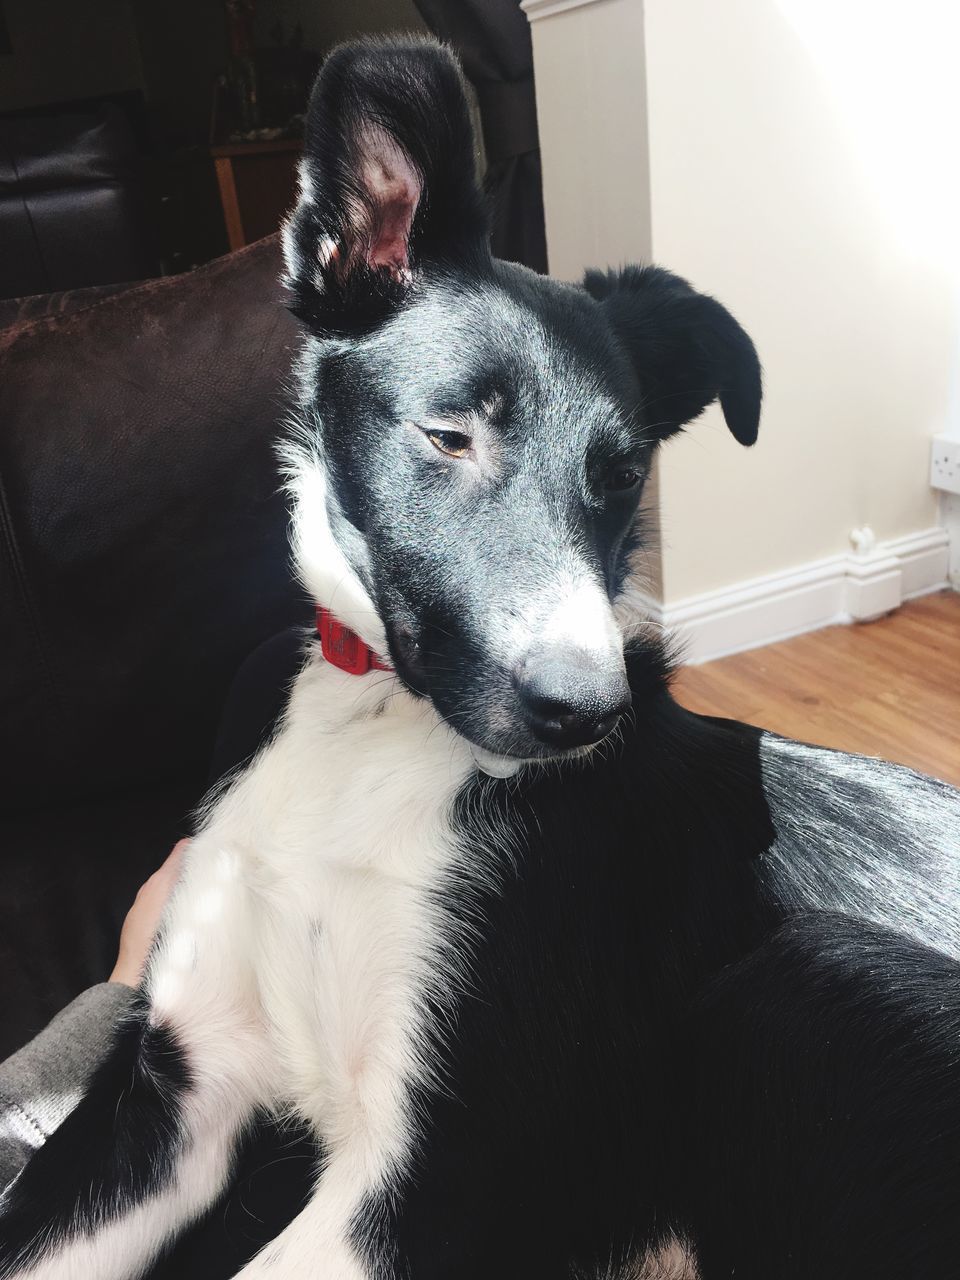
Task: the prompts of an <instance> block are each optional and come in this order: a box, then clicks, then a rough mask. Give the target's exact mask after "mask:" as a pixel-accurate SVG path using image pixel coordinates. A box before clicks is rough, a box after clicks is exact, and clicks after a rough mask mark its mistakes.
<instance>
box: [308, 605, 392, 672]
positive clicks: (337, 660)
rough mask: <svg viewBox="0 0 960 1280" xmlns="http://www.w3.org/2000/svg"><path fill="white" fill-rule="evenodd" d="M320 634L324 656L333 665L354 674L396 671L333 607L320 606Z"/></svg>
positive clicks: (318, 621)
mask: <svg viewBox="0 0 960 1280" xmlns="http://www.w3.org/2000/svg"><path fill="white" fill-rule="evenodd" d="M317 634H318V635H319V637H320V648H321V650H322V651H323V656H324V658H325V659H326V660H327V662H329V663H330V665H331V666H332V667H338V668H339V669H340V670H341V671H346V672H347V673H348V675H351V676H365V675H366V674H367V672H368V671H392V670H393V668H392V667H389V666H387V664H386V663H385V662H383V661H382V660H381V659H380V658H379V657H378V656H377V655H376V654H375V653H374V651H373V650H372V649H371V648H370V646H369V645H367V644H364V642H363V641H362V640H361V639H360V637H359V636H358V635H357V633H356V632H355V631H351V630H350V628H349V627H347V626H344V624H343V623H342V622H341V621H340V619H339V618H335V617H334V616H333V614H332V613H331V612H330V610H329V609H324V608H323V607H322V606H321V605H317Z"/></svg>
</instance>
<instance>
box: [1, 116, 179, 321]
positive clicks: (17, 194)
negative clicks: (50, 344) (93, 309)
mask: <svg viewBox="0 0 960 1280" xmlns="http://www.w3.org/2000/svg"><path fill="white" fill-rule="evenodd" d="M121 96H123V95H121ZM0 246H2V249H0V298H10V297H14V296H16V295H18V294H20V295H23V294H28V293H30V294H37V293H46V292H48V291H49V290H51V289H76V288H80V287H82V286H85V285H100V284H112V283H114V282H119V281H124V280H142V279H145V278H146V277H147V276H155V275H156V274H157V261H156V252H155V249H154V246H153V244H152V235H151V231H150V227H149V222H148V217H147V209H146V203H145V196H144V189H143V172H142V162H141V159H140V156H139V155H138V152H137V143H136V139H135V137H134V133H133V129H132V127H131V124H130V123H129V122H128V120H127V117H126V115H125V114H124V112H123V110H122V109H121V107H120V106H119V105H118V103H116V102H103V103H94V104H92V105H88V106H87V108H86V109H84V110H79V109H77V110H56V109H47V110H41V111H37V112H28V111H20V112H12V113H8V114H5V115H0Z"/></svg>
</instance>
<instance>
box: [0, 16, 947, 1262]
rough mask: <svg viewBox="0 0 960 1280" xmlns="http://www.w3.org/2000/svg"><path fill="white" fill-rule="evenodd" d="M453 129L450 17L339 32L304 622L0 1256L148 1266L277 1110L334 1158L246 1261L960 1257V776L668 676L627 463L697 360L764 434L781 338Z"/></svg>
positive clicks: (317, 278)
mask: <svg viewBox="0 0 960 1280" xmlns="http://www.w3.org/2000/svg"><path fill="white" fill-rule="evenodd" d="M474 154H475V151H474V141H473V137H472V134H471V128H470V123H469V116H468V112H467V108H466V105H465V98H464V93H463V86H462V81H461V77H460V72H459V69H458V67H457V65H456V62H455V60H454V59H453V58H452V56H451V55H450V54H449V53H448V52H447V51H446V50H445V49H444V48H443V47H442V46H440V45H438V44H436V43H433V42H430V41H419V40H413V39H404V40H395V41H379V42H366V43H359V44H352V45H347V46H342V47H340V48H339V49H338V50H336V51H335V52H333V53H332V54H331V55H330V57H329V58H328V60H327V62H326V63H325V65H324V68H323V70H322V72H321V74H320V77H319V80H318V83H317V85H316V87H315V90H314V93H313V96H312V99H311V104H310V109H309V117H308V129H307V137H306V146H305V153H304V161H303V168H302V180H301V193H300V198H299V202H298V204H297V206H296V208H295V210H294V212H293V213H292V215H291V217H290V220H289V222H288V224H287V226H286V229H285V231H284V249H285V257H286V264H287V273H288V280H287V283H288V285H289V289H290V292H291V298H292V302H291V305H292V307H293V309H294V311H295V313H296V314H297V315H298V317H299V318H300V320H301V321H302V324H303V329H304V342H303V349H302V353H301V355H300V358H299V363H298V366H297V374H296V378H297V382H296V385H297V404H296V407H295V422H294V424H293V426H292V429H291V432H290V436H289V439H288V442H287V444H286V446H285V454H284V456H285V461H286V465H287V468H288V471H289V475H290V489H291V494H292V502H293V541H294V547H295V553H296V560H297V564H298V567H299V571H300V574H301V576H302V579H303V581H304V583H305V584H306V586H307V587H308V588H309V590H310V592H311V594H312V596H313V598H314V599H315V600H316V601H317V602H318V604H319V605H320V606H322V612H321V623H320V633H321V634H320V639H319V641H315V642H313V643H312V644H311V645H309V646H308V649H307V652H306V653H305V658H304V664H303V667H302V669H301V671H300V673H299V675H298V677H297V679H296V681H295V684H294V687H293V690H292V693H291V696H290V701H289V706H288V708H287V710H286V713H285V715H284V717H283V719H282V722H281V724H280V725H279V727H278V728H277V729H276V731H275V732H274V734H273V737H272V739H271V740H270V741H269V743H268V744H267V745H266V746H265V747H263V749H262V750H261V751H260V752H259V754H258V755H257V756H256V758H255V760H254V761H253V762H252V763H251V764H250V765H249V766H248V767H246V768H245V769H243V770H241V771H240V772H239V773H238V774H237V776H235V777H234V778H233V779H232V780H231V782H230V784H229V785H228V786H226V787H225V788H223V789H221V791H220V792H219V793H218V794H217V795H216V796H215V797H214V798H213V799H212V801H211V802H210V804H209V806H208V809H207V811H206V813H205V816H204V818H203V821H202V823H201V827H200V830H199V833H198V834H197V836H196V839H195V840H194V841H193V843H192V845H191V848H190V850H189V853H188V855H187V861H186V866H185V869H184V872H183V874H182V878H181V882H180V884H179V886H178V888H177V890H176V892H175V895H174V897H173V899H172V902H171V904H170V906H169V908H168V910H167V913H166V916H165V919H164V922H163V925H162V928H161V931H160V934H159V937H158V940H157V942H156V943H155V946H154V949H153V951H152V954H151V957H150V960H149V966H148V972H147V975H146V977H145V980H144V983H143V987H142V993H141V1000H140V1004H139V1006H138V1009H137V1011H136V1013H135V1015H134V1016H132V1017H131V1018H130V1019H129V1020H128V1021H127V1022H125V1024H124V1025H123V1026H121V1027H120V1028H119V1029H118V1032H117V1036H116V1041H115V1043H114V1045H113V1048H112V1050H111V1053H110V1056H109V1057H108V1059H107V1060H106V1062H105V1063H104V1065H103V1066H102V1067H101V1068H100V1069H99V1070H98V1071H97V1073H96V1075H95V1076H94V1078H93V1079H92V1081H91V1083H90V1085H89V1087H88V1089H87V1090H86V1093H85V1095H84V1097H83V1098H82V1099H81V1101H80V1102H79V1104H78V1105H77V1107H76V1110H75V1111H74V1112H73V1113H72V1114H71V1116H70V1117H69V1118H68V1119H67V1121H66V1122H65V1123H64V1125H63V1126H62V1128H61V1129H60V1130H59V1131H58V1132H57V1133H56V1134H55V1135H54V1136H53V1137H51V1138H50V1140H49V1141H48V1142H47V1144H46V1145H45V1146H44V1147H43V1148H41V1149H40V1150H39V1151H38V1152H37V1153H36V1155H35V1156H34V1157H33V1159H32V1161H31V1163H30V1164H29V1165H28V1166H27V1167H26V1169H25V1170H24V1172H23V1173H22V1175H21V1177H20V1178H19V1179H18V1180H17V1182H16V1183H15V1184H14V1185H13V1187H12V1188H11V1190H10V1191H9V1193H8V1195H7V1197H6V1200H5V1202H4V1204H3V1217H2V1222H0V1231H2V1245H0V1275H2V1276H3V1277H4V1278H6V1280H9V1278H11V1277H22V1278H24V1280H26V1278H27V1277H29V1278H30V1280H81V1278H82V1280H133V1277H139V1276H142V1275H145V1274H147V1273H149V1272H150V1271H151V1269H152V1268H154V1267H155V1266H156V1265H157V1263H158V1259H161V1258H162V1257H163V1256H164V1254H165V1251H167V1250H169V1249H170V1248H171V1247H172V1246H173V1243H174V1242H175V1241H176V1240H177V1238H178V1237H179V1236H180V1235H181V1234H182V1233H183V1232H184V1231H185V1230H186V1229H187V1228H188V1227H189V1226H190V1224H192V1223H195V1222H197V1221H198V1220H201V1219H203V1217H204V1215H208V1216H209V1215H210V1214H211V1213H212V1211H213V1210H214V1209H215V1207H216V1206H217V1205H218V1204H219V1203H221V1202H222V1197H223V1196H224V1194H225V1193H226V1189H227V1188H228V1186H229V1185H230V1182H231V1178H232V1176H233V1170H234V1164H235V1157H236V1152H237V1149H238V1147H239V1146H240V1145H241V1144H242V1142H243V1141H244V1139H245V1135H247V1134H248V1133H249V1131H250V1129H251V1127H252V1126H254V1125H255V1124H257V1123H260V1122H262V1121H263V1120H264V1118H265V1117H267V1118H269V1119H270V1120H272V1121H273V1122H275V1123H278V1124H281V1125H282V1124H283V1123H284V1122H286V1121H290V1120H292V1119H294V1118H295V1119H297V1120H299V1121H300V1122H301V1123H303V1124H304V1125H306V1126H307V1128H308V1130H309V1132H310V1134H311V1136H312V1139H313V1141H314V1142H315V1149H316V1164H315V1167H314V1168H313V1169H312V1170H311V1179H310V1185H309V1187H308V1188H307V1191H306V1193H305V1195H304V1196H303V1202H302V1204H299V1203H298V1204H296V1205H291V1210H290V1221H289V1222H288V1223H287V1224H286V1225H285V1226H283V1227H282V1229H280V1230H279V1231H278V1232H277V1234H276V1235H275V1237H274V1238H273V1239H271V1240H269V1241H268V1242H265V1243H264V1244H263V1247H262V1248H259V1249H258V1250H256V1251H251V1253H252V1256H250V1257H249V1258H248V1259H247V1260H246V1261H245V1262H243V1263H242V1265H241V1266H240V1267H239V1269H237V1274H239V1275H241V1276H243V1277H244V1278H245V1280H266V1278H267V1277H271V1278H272V1277H282V1278H283V1280H306V1278H307V1277H321V1278H322V1280H373V1278H374V1277H376V1278H378V1280H379V1278H388V1277H389V1278H393V1277H397V1278H398V1280H399V1278H400V1277H410V1278H411V1280H427V1278H429V1280H440V1278H441V1277H443V1278H444V1280H449V1278H451V1277H456V1278H457V1280H473V1278H475V1280H480V1278H481V1277H483V1278H484V1280H493V1278H496V1280H511V1278H513V1277H516V1278H517V1280H520V1278H521V1277H522V1278H523V1280H540V1278H541V1277H542V1278H543V1280H547V1278H550V1280H559V1278H560V1277H591V1278H598V1277H601V1276H609V1277H614V1276H621V1277H627V1276H636V1275H638V1274H640V1271H641V1269H642V1267H643V1266H644V1265H645V1262H644V1260H645V1259H646V1258H647V1257H648V1256H649V1255H650V1254H651V1253H655V1252H656V1250H657V1249H660V1248H663V1247H665V1246H667V1245H669V1242H670V1241H673V1240H678V1241H682V1242H683V1243H684V1245H685V1247H686V1248H687V1249H688V1250H689V1251H690V1253H691V1255H692V1256H693V1258H694V1259H695V1263H696V1267H697V1269H698V1273H699V1275H700V1277H701V1278H702V1280H717V1278H719V1277H724V1278H725V1277H731V1276H735V1277H736V1280H761V1278H762V1280H790V1278H796V1280H800V1278H801V1277H803V1278H804V1280H811V1278H816V1280H830V1278H832V1277H836V1278H837V1280H840V1278H841V1277H842V1278H843V1280H851V1278H857V1277H863V1278H864V1280H866V1278H867V1277H869V1278H870V1280H881V1278H883V1277H891V1278H892V1277H894V1276H896V1277H897V1278H898V1280H902V1278H903V1277H914V1276H915V1277H925V1278H926V1277H931V1276H934V1275H936V1276H946V1275H950V1274H955V1269H956V1268H957V1266H958V1263H957V1258H960V793H958V792H956V791H954V790H952V789H950V788H949V787H947V786H945V785H943V784H940V783H938V782H935V781H933V780H931V779H929V778H925V777H921V776H919V775H918V774H915V773H913V772H911V771H909V770H907V769H904V768H900V767H897V766H894V765H888V764H885V763H882V762H879V761H876V760H868V759H863V758H860V757H856V756H851V755H845V754H842V753H837V752H832V751H828V750H825V749H822V748H819V747H814V746H807V745H803V744H799V743H796V742H792V741H788V740H785V739H783V738H780V737H777V736H775V735H773V734H771V733H767V732H764V731H763V730H761V729H756V728H752V727H749V726H746V725H742V724H738V723H734V722H730V721H721V720H716V719H711V718H705V717H701V716H697V715H694V714H692V713H691V712H689V711H686V710H684V709H682V708H681V707H680V706H679V705H678V704H677V703H676V702H675V701H674V700H673V698H672V697H671V694H670V687H669V675H670V660H669V657H668V655H667V654H666V653H665V651H664V647H663V644H662V642H661V639H660V637H659V636H658V634H657V632H656V629H655V628H652V627H651V626H650V625H648V624H647V623H646V622H645V621H644V618H643V616H642V611H640V610H639V609H638V604H637V600H638V596H637V592H636V590H635V587H636V573H637V565H638V562H639V559H640V558H641V557H642V553H643V549H644V546H645V544H646V535H645V532H644V529H643V524H642V520H641V518H640V516H639V514H638V508H639V502H640V495H641V492H642V489H643V485H644V481H645V479H646V477H647V476H648V474H649V471H650V467H651V464H652V461H653V458H654V455H655V453H656V450H657V447H658V446H659V444H660V443H661V441H663V440H665V439H667V438H668V437H670V436H672V435H673V434H675V433H676V432H678V431H679V430H680V429H681V428H682V427H683V426H684V425H685V424H687V423H689V422H690V421H691V420H693V419H694V418H696V417H697V416H698V415H699V414H700V412H701V411H702V410H703V409H704V408H705V407H706V406H707V405H708V404H710V403H711V402H713V401H715V400H719V403H720V406H721V408H722V411H723V414H724V417H725V419H726V422H727V425H728V426H729V428H730V430H731V432H732V433H733V435H734V437H735V438H736V439H737V440H738V441H739V442H740V443H741V444H744V445H749V444H751V443H752V442H753V441H754V440H755V438H756V436H757V431H758V425H759V417H760V404H761V372H760V366H759V363H758V359H757V355H756V352H755V350H754V347H753V344H752V342H751V340H750V339H749V338H748V336H747V335H746V333H745V332H744V331H743V330H742V328H741V327H740V326H739V324H738V323H737V322H736V321H735V320H734V318H733V317H732V316H731V315H730V314H729V312H728V311H726V310H725V308H724V307H722V306H721V305H720V304H719V303H718V302H716V301H714V300H713V299H711V298H709V297H706V296H703V295H701V294H699V293H697V292H695V291H694V290H693V289H692V288H691V287H690V286H689V285H687V284H686V283H685V282H684V281H682V280H681V279H679V278H677V277H676V276H674V275H672V274H670V273H669V272H667V271H665V270H661V269H658V268H655V267H627V268H626V269H624V270H622V271H619V272H605V273H604V272H590V273H589V274H588V275H587V277H586V280H585V282H584V284H583V286H582V287H575V286H572V285H567V284H560V283H557V282H554V281H552V280H549V279H544V278H541V277H538V276H536V275H534V274H533V273H531V272H529V271H527V270H525V269H523V268H521V267H518V266H515V265H510V264H506V263H503V262H497V261H495V260H493V259H492V258H491V256H490V253H489V249H488V247H487V214H486V210H485V205H484V201H483V198H482V195H481V192H480V190H479V188H478V186H477V182H476V177H475V160H474ZM785 305H787V300H785ZM813 376H815V371H814V375H813ZM208 1267H209V1269H208V1270H206V1271H205V1272H203V1274H205V1275H208V1276H215V1275H220V1274H229V1272H226V1273H225V1272H223V1271H222V1270H221V1269H218V1266H217V1264H216V1263H215V1262H210V1263H209V1264H208ZM175 1274H186V1272H176V1273H175Z"/></svg>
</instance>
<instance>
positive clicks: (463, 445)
mask: <svg viewBox="0 0 960 1280" xmlns="http://www.w3.org/2000/svg"><path fill="white" fill-rule="evenodd" d="M423 434H424V435H425V436H426V437H427V439H428V440H429V441H430V443H431V444H432V445H433V447H434V448H435V449H439V451H440V452H441V453H445V454H446V455H447V457H448V458H464V457H466V455H467V454H468V453H469V452H470V446H471V444H473V441H472V440H471V439H470V437H469V436H465V435H464V434H463V432H462V431H435V430H434V429H433V428H432V427H425V428H424V431H423Z"/></svg>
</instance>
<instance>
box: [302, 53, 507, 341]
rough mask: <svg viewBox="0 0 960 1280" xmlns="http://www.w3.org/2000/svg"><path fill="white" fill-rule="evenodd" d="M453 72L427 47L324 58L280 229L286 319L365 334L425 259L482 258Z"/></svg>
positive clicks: (482, 222)
mask: <svg viewBox="0 0 960 1280" xmlns="http://www.w3.org/2000/svg"><path fill="white" fill-rule="evenodd" d="M475 169H476V160H475V144H474V138H473V129H472V127H471V124H470V117H469V113H468V110H467V102H466V97H465V95H464V89H463V81H462V78H461V73H460V68H459V66H458V65H457V62H456V60H455V59H454V58H453V56H452V55H451V54H450V53H449V52H448V51H447V50H446V49H445V48H444V47H443V46H442V45H440V44H438V43H437V42H436V41H433V40H426V39H423V40H419V39H415V38H412V37H411V38H406V39H395V40H364V41H361V42H358V43H355V44H346V45H341V46H340V47H339V48H337V49H334V50H333V52H332V53H331V54H330V55H329V57H328V58H327V60H326V61H325V63H324V65H323V68H322V70H321V72H320V75H319V77H318V79H317V83H316V85H315V86H314V90H313V94H312V96H311V99H310V107H309V111H308V115H307V128H306V138H305V142H304V154H303V160H302V164H301V195H300V200H299V202H298V204H297V206H296V208H295V209H294V211H293V213H292V215H291V217H290V218H289V220H288V222H287V225H286V226H285V228H284V235H283V241H284V256H285V258H286V263H287V277H288V278H287V283H288V284H289V286H290V287H291V289H292V292H293V310H294V311H295V312H296V314H298V315H299V316H300V317H301V319H303V320H304V321H306V322H307V323H308V324H310V325H311V326H312V327H314V328H316V329H317V330H318V331H320V332H323V333H335V334H336V333H340V334H342V333H362V332H365V331H367V330H369V329H371V328H372V327H374V326H375V325H376V324H378V323H379V322H380V321H381V320H382V319H383V318H384V316H385V315H387V314H388V313H389V311H390V310H391V309H392V308H393V307H395V306H397V305H398V304H400V303H401V302H402V301H403V298H404V296H405V294H406V293H407V291H408V290H409V289H410V288H411V287H412V285H413V284H414V282H415V279H416V276H417V272H418V270H419V269H420V268H422V267H423V266H424V265H425V264H426V263H428V262H430V261H436V262H444V261H451V262H453V261H456V262H459V263H463V262H466V261H469V260H470V258H471V257H478V256H479V257H482V256H483V255H485V254H488V252H489V251H488V249H487V248H486V232H487V228H486V219H485V213H484V207H483V202H482V198H481V195H480V192H479V189H478V187H477V183H476V177H475Z"/></svg>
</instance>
